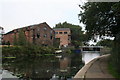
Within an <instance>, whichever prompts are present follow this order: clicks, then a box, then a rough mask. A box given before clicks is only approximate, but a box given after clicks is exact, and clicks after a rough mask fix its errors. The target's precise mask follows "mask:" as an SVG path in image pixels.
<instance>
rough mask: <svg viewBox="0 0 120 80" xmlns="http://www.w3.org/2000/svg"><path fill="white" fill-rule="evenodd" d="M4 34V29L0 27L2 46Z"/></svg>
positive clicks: (0, 42)
mask: <svg viewBox="0 0 120 80" xmlns="http://www.w3.org/2000/svg"><path fill="white" fill-rule="evenodd" d="M3 34H4V28H3V27H0V45H1V44H2V38H3Z"/></svg>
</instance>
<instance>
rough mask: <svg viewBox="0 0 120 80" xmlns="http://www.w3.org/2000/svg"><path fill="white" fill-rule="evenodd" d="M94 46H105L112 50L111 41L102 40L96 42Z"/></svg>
mask: <svg viewBox="0 0 120 80" xmlns="http://www.w3.org/2000/svg"><path fill="white" fill-rule="evenodd" d="M96 45H97V46H106V47H109V48H112V46H113V40H110V39H103V40H101V41H99V42H97V44H96Z"/></svg>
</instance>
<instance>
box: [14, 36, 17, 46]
mask: <svg viewBox="0 0 120 80" xmlns="http://www.w3.org/2000/svg"><path fill="white" fill-rule="evenodd" d="M13 44H14V45H18V39H17V37H16V35H14V41H13Z"/></svg>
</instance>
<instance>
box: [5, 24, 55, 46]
mask: <svg viewBox="0 0 120 80" xmlns="http://www.w3.org/2000/svg"><path fill="white" fill-rule="evenodd" d="M21 29H22V31H24V34H25V37H26V40H27V41H28V42H30V43H33V44H37V45H43V46H52V45H53V41H54V37H55V32H54V30H53V29H52V28H51V27H50V26H49V25H48V24H47V23H46V22H44V23H40V24H36V25H30V26H27V27H23V28H19V29H14V30H12V31H10V32H8V33H6V34H5V35H4V38H3V41H4V42H9V43H10V44H13V43H14V37H15V36H16V37H17V38H18V34H19V31H20V30H21Z"/></svg>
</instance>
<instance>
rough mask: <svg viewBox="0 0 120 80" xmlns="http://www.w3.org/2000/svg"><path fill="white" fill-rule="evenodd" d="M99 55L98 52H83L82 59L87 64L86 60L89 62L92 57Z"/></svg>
mask: <svg viewBox="0 0 120 80" xmlns="http://www.w3.org/2000/svg"><path fill="white" fill-rule="evenodd" d="M99 56H100V53H99V52H98V53H96V52H91V53H90V52H84V53H82V61H83V62H84V63H85V64H87V63H88V62H90V61H91V60H93V59H94V58H97V57H99Z"/></svg>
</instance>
